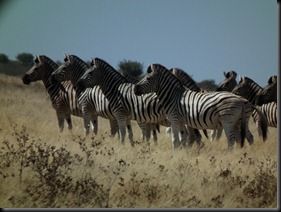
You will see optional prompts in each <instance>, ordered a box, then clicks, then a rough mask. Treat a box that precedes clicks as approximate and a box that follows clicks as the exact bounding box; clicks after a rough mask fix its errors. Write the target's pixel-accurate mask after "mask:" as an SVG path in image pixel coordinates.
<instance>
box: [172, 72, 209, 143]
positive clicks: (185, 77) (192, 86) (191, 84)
mask: <svg viewBox="0 0 281 212" xmlns="http://www.w3.org/2000/svg"><path fill="white" fill-rule="evenodd" d="M170 71H171V72H172V73H173V74H174V75H175V76H177V77H178V78H179V79H180V80H181V81H182V83H183V85H184V86H185V87H187V88H188V89H189V90H192V91H197V92H206V91H205V90H203V89H201V88H200V87H199V86H198V85H197V83H196V82H195V81H194V80H193V79H192V77H191V76H189V74H187V73H186V72H185V71H184V70H182V69H180V68H171V69H170ZM188 131H189V134H190V136H191V139H189V142H191V143H193V140H194V139H196V141H197V144H200V143H201V134H200V132H199V130H198V129H192V128H190V127H188ZM203 131H204V134H205V136H206V137H207V138H208V134H207V131H206V130H203Z"/></svg>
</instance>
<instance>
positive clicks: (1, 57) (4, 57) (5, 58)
mask: <svg viewBox="0 0 281 212" xmlns="http://www.w3.org/2000/svg"><path fill="white" fill-rule="evenodd" d="M9 61H10V60H9V58H8V56H7V55H5V54H3V53H0V63H2V64H5V63H8V62H9Z"/></svg>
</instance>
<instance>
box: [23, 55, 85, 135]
mask: <svg viewBox="0 0 281 212" xmlns="http://www.w3.org/2000/svg"><path fill="white" fill-rule="evenodd" d="M57 67H58V65H57V64H56V63H55V62H54V61H53V60H52V59H50V58H49V57H47V56H45V55H36V56H34V65H33V66H32V68H31V69H29V70H28V71H27V72H26V73H25V74H24V75H23V77H22V81H23V83H24V84H26V85H28V84H30V83H31V82H35V81H39V80H42V81H43V83H44V86H45V88H46V90H47V92H48V94H49V97H50V99H51V102H52V106H53V108H54V109H55V110H56V115H57V119H58V125H59V130H60V132H63V129H64V120H66V122H67V124H68V129H69V130H71V129H72V120H71V115H74V116H78V117H81V116H82V112H81V110H80V109H79V107H78V104H77V99H76V93H75V90H74V89H73V86H72V84H71V83H70V82H68V81H66V82H63V83H55V84H51V83H50V82H49V77H50V75H51V74H52V73H53V72H54V71H55V70H56V69H57Z"/></svg>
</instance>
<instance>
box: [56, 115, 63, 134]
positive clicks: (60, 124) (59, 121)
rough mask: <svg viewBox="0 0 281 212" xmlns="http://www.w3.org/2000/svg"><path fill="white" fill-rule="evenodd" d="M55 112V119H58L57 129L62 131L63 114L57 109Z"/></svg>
mask: <svg viewBox="0 0 281 212" xmlns="http://www.w3.org/2000/svg"><path fill="white" fill-rule="evenodd" d="M56 113H57V119H58V124H59V130H60V132H62V131H63V128H64V116H63V114H61V113H58V112H57V111H56Z"/></svg>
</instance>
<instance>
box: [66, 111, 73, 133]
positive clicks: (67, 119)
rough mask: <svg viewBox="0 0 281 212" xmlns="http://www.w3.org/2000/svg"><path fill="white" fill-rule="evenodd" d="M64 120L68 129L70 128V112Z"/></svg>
mask: <svg viewBox="0 0 281 212" xmlns="http://www.w3.org/2000/svg"><path fill="white" fill-rule="evenodd" d="M66 122H67V125H68V129H69V130H72V121H71V115H70V114H68V115H67V117H66Z"/></svg>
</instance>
